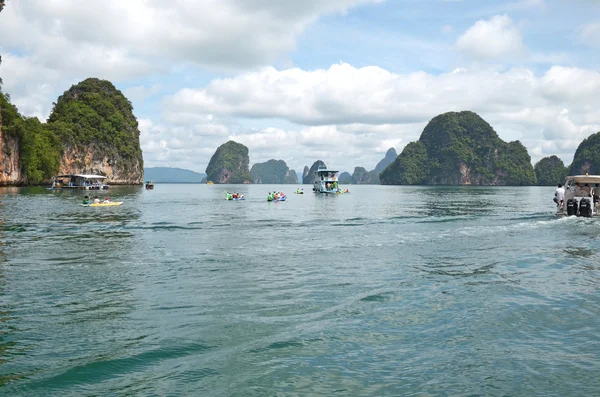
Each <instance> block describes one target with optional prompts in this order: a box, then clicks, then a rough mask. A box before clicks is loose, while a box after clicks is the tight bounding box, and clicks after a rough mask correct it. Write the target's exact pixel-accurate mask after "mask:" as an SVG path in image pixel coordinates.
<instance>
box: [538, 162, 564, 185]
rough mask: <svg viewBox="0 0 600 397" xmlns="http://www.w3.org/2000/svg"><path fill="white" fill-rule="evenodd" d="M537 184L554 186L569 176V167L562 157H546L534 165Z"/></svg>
mask: <svg viewBox="0 0 600 397" xmlns="http://www.w3.org/2000/svg"><path fill="white" fill-rule="evenodd" d="M533 168H534V170H535V176H536V178H537V184H538V185H540V186H552V185H557V184H559V183H562V182H563V181H564V180H565V177H566V176H567V167H565V164H564V163H563V161H562V160H561V159H559V158H558V157H556V156H550V157H544V158H543V159H541V160H540V161H538V162H537V163H536V164H535V166H534V167H533Z"/></svg>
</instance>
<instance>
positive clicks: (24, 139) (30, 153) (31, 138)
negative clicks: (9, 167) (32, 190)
mask: <svg viewBox="0 0 600 397" xmlns="http://www.w3.org/2000/svg"><path fill="white" fill-rule="evenodd" d="M23 126H24V128H23V135H22V136H21V144H20V153H21V168H22V169H23V171H24V173H25V175H26V177H27V181H28V182H29V183H31V184H39V183H41V182H43V181H44V180H48V179H50V178H52V176H53V175H56V173H57V172H58V169H59V167H60V157H61V153H60V147H61V145H60V141H59V139H58V137H57V136H56V135H55V134H54V133H53V132H52V131H51V130H50V129H49V128H48V127H47V126H46V125H44V124H42V123H40V121H39V120H38V119H37V118H35V117H32V118H27V119H25V120H24V121H23Z"/></svg>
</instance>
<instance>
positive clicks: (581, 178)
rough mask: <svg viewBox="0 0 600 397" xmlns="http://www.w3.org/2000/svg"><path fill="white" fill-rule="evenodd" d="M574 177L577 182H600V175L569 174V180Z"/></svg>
mask: <svg viewBox="0 0 600 397" xmlns="http://www.w3.org/2000/svg"><path fill="white" fill-rule="evenodd" d="M569 179H573V180H574V181H575V182H579V183H588V184H596V183H600V175H574V176H568V177H567V180H569Z"/></svg>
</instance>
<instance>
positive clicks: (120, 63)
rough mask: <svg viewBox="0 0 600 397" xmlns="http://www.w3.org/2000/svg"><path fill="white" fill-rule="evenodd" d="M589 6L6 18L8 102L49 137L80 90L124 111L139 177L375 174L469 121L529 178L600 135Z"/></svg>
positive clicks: (595, 25) (283, 6) (256, 4)
mask: <svg viewBox="0 0 600 397" xmlns="http://www.w3.org/2000/svg"><path fill="white" fill-rule="evenodd" d="M599 50H600V1H597V0H568V1H567V0H513V1H512V2H511V1H510V0H509V1H496V0H485V1H482V0H277V1H273V0H170V1H164V0H127V1H123V0H86V1H81V0H7V1H6V6H5V8H4V11H2V13H0V54H1V56H2V65H1V66H0V77H1V78H2V79H3V81H4V84H3V86H2V90H3V91H4V92H7V93H9V94H10V95H11V98H12V101H13V103H14V104H15V105H16V106H17V107H18V108H19V110H20V112H21V113H22V114H24V115H26V116H35V117H38V118H40V120H42V121H44V120H46V118H47V117H48V115H49V113H50V111H51V109H52V103H53V102H55V101H56V99H57V97H58V96H59V95H60V94H62V93H63V92H64V91H65V90H67V89H68V88H69V87H70V86H71V85H73V84H76V83H78V82H79V81H81V80H83V79H85V78H88V77H97V78H102V79H107V80H110V81H111V82H113V84H115V86H116V87H117V88H118V89H120V90H121V91H122V92H123V93H124V94H125V96H127V98H128V99H129V100H130V101H131V102H132V104H133V108H134V114H135V115H136V117H137V118H138V121H139V127H140V131H141V136H140V140H141V145H142V151H143V154H144V164H145V166H146V167H153V166H169V167H181V168H186V169H191V170H194V171H197V172H204V170H205V169H206V165H207V164H208V161H209V160H210V157H211V155H212V154H213V153H214V151H215V150H216V148H217V147H218V146H219V145H221V144H223V143H225V142H226V141H228V140H235V141H237V142H240V143H243V144H244V145H246V146H247V147H248V148H249V151H250V164H251V165H252V164H254V163H257V162H264V161H266V160H268V159H271V158H274V159H282V160H285V161H286V162H287V164H288V166H289V167H290V168H293V169H295V170H296V171H302V169H303V168H304V166H310V165H311V164H312V163H313V162H314V161H316V160H318V159H320V160H323V161H325V162H326V164H327V165H328V166H329V167H332V168H335V169H339V170H342V171H350V172H352V170H353V169H354V167H355V166H362V167H365V168H366V169H367V170H371V169H373V168H374V167H375V165H376V164H377V162H378V161H379V160H381V159H382V158H383V156H384V155H385V152H386V151H387V149H389V148H390V147H394V148H396V150H397V151H398V153H400V152H401V151H402V149H403V148H404V146H405V145H406V144H408V143H409V142H411V141H415V140H417V139H419V136H420V134H421V132H422V131H423V128H424V127H425V125H426V124H427V123H428V122H429V121H430V120H431V119H432V118H433V117H435V116H437V115H438V114H441V113H445V112H449V111H461V110H471V111H475V112H477V113H478V114H479V115H480V116H482V117H483V118H484V119H485V120H486V121H487V122H488V123H490V124H491V125H492V127H493V128H494V129H495V130H496V131H497V132H498V134H499V136H500V137H501V138H502V139H504V140H506V141H513V140H520V141H521V142H522V143H523V144H524V145H525V146H526V147H527V149H528V151H529V154H530V155H531V157H532V162H533V163H535V162H537V161H538V160H539V159H541V158H542V157H545V156H549V155H557V156H559V157H560V158H561V159H563V161H564V162H565V164H567V165H569V164H570V163H571V161H572V158H573V154H574V152H575V150H576V148H577V146H578V145H579V143H580V142H581V141H582V140H583V139H585V138H586V137H588V136H589V135H591V134H593V133H595V132H598V131H600V51H599Z"/></svg>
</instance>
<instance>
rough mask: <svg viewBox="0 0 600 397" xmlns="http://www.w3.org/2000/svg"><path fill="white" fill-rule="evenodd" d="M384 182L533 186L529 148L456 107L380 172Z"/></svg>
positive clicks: (381, 179)
mask: <svg viewBox="0 0 600 397" xmlns="http://www.w3.org/2000/svg"><path fill="white" fill-rule="evenodd" d="M379 179H380V181H381V183H382V184H389V185H404V184H424V185H533V184H535V173H534V171H533V167H532V165H531V157H529V154H528V153H527V149H525V147H524V146H523V145H522V144H521V143H520V142H519V141H515V142H508V143H507V142H504V141H503V140H501V139H500V138H499V137H498V134H496V131H494V129H493V128H492V127H491V126H490V125H489V124H488V123H487V122H486V121H485V120H483V119H482V118H481V117H479V116H478V115H477V114H475V113H473V112H458V113H457V112H450V113H445V114H442V115H439V116H437V117H435V118H434V119H433V120H431V121H430V122H429V124H428V125H427V126H426V127H425V129H424V130H423V133H422V134H421V137H420V139H419V141H417V142H412V143H409V144H408V145H407V146H406V147H405V148H404V150H403V151H402V153H401V154H400V156H398V157H397V158H396V160H394V162H393V163H392V164H390V166H388V167H387V168H386V169H385V170H384V171H383V172H382V173H381V174H380V176H379Z"/></svg>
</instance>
